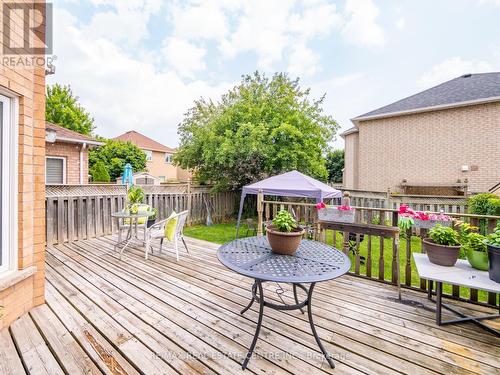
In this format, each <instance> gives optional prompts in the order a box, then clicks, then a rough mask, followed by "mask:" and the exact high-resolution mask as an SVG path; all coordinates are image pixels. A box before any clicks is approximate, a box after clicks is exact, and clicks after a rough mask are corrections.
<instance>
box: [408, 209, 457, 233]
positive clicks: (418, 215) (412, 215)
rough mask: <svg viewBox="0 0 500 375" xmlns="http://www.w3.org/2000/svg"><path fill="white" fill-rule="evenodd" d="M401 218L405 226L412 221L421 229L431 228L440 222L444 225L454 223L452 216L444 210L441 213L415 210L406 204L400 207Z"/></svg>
mask: <svg viewBox="0 0 500 375" xmlns="http://www.w3.org/2000/svg"><path fill="white" fill-rule="evenodd" d="M399 218H400V221H401V222H402V225H403V226H408V225H409V224H410V223H411V225H412V226H415V228H419V229H430V228H432V227H433V226H435V225H436V224H440V225H442V226H443V227H451V224H452V219H451V217H450V216H448V215H445V214H444V213H443V211H442V210H441V212H440V213H439V214H434V213H431V212H426V211H414V210H412V209H411V208H410V207H408V205H406V204H403V205H401V206H400V207H399ZM401 218H402V220H401ZM410 219H411V220H410Z"/></svg>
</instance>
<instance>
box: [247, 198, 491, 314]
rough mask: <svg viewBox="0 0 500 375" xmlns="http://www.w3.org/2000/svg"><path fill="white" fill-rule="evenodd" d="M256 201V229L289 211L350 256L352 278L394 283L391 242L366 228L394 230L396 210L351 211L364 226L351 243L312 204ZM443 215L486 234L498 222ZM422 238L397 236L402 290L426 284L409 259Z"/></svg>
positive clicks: (467, 296)
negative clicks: (320, 217)
mask: <svg viewBox="0 0 500 375" xmlns="http://www.w3.org/2000/svg"><path fill="white" fill-rule="evenodd" d="M260 199H261V200H260V201H258V202H257V212H258V215H259V228H261V227H262V225H261V223H263V222H264V221H270V220H272V219H273V217H274V216H275V215H276V213H277V212H278V211H279V210H281V209H285V210H288V211H290V212H292V211H293V213H294V214H295V216H296V217H297V219H298V220H299V222H302V223H307V224H308V225H309V227H310V228H313V229H314V230H313V236H314V238H315V239H317V240H319V241H323V242H327V243H329V244H331V245H334V246H336V247H337V248H341V249H343V250H344V251H345V252H346V253H347V252H350V253H351V259H352V260H353V267H352V269H351V273H352V274H354V275H357V276H361V277H365V278H370V279H375V280H378V281H382V282H386V283H394V280H395V276H394V272H395V270H396V269H395V267H394V266H393V265H394V264H395V262H396V253H395V252H394V251H389V250H388V249H390V250H394V249H395V245H394V242H391V241H389V240H382V239H381V237H380V236H375V235H373V231H371V230H370V228H369V227H370V226H371V227H373V225H376V226H379V225H383V226H388V227H392V228H395V229H397V221H398V210H396V209H390V208H373V207H355V208H356V215H355V223H357V224H365V227H366V230H365V231H364V232H363V231H362V230H361V231H360V230H356V231H352V232H354V233H352V232H351V240H349V232H343V231H341V230H331V229H328V228H325V226H322V225H321V223H320V222H319V221H318V219H317V210H316V207H315V204H310V203H298V202H276V201H266V200H264V199H263V197H261V198H260ZM447 215H449V216H451V217H453V218H456V219H460V220H462V221H465V222H469V223H471V224H472V225H475V226H481V227H482V228H484V229H485V230H486V231H487V232H488V233H491V232H492V231H493V229H494V228H495V226H496V225H497V223H499V222H500V216H485V215H472V214H467V213H457V212H452V213H447ZM368 224H369V225H368ZM363 233H364V236H363V237H364V238H360V236H359V234H363ZM356 234H357V235H356ZM425 236H426V230H423V229H422V230H420V231H417V230H415V229H413V230H410V231H409V232H408V233H400V235H399V237H400V240H399V250H398V251H399V255H400V259H401V261H400V262H401V263H400V275H399V276H400V280H401V283H402V284H403V286H404V287H406V288H411V289H418V290H422V291H425V290H426V288H427V284H426V281H425V280H422V279H419V278H418V275H417V273H416V270H415V265H414V262H413V258H412V255H411V254H412V253H413V252H422V251H423V250H422V239H423V238H424V237H425ZM361 263H364V264H361ZM391 265H392V266H391ZM388 269H391V271H390V272H387V273H386V272H385V271H386V270H388ZM444 293H445V294H447V295H448V296H450V297H453V298H456V299H462V300H467V301H470V302H475V303H483V304H488V305H493V306H498V302H497V295H496V294H495V293H486V292H481V291H478V290H474V289H466V288H461V287H458V286H445V288H444Z"/></svg>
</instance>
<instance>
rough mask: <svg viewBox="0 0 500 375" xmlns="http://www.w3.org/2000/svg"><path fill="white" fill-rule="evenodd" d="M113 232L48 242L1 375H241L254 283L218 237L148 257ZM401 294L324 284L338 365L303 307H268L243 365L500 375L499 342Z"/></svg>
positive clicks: (326, 334)
mask: <svg viewBox="0 0 500 375" xmlns="http://www.w3.org/2000/svg"><path fill="white" fill-rule="evenodd" d="M113 241H114V238H113V237H111V236H109V237H101V238H96V239H91V240H85V241H76V242H73V243H71V244H62V245H55V246H49V247H47V256H46V264H47V269H46V280H47V281H46V285H47V288H46V301H47V303H46V304H45V305H42V306H39V307H36V308H35V309H33V310H32V311H31V312H30V313H29V314H27V315H25V316H23V317H21V318H20V319H18V320H17V321H16V322H14V323H13V324H12V325H11V327H10V328H9V329H7V330H4V331H2V332H0V360H2V361H1V362H2V363H0V372H1V373H2V374H3V373H9V374H10V373H12V374H24V373H25V371H27V372H28V373H30V374H36V375H38V374H43V373H49V374H58V373H61V374H62V373H66V374H67V373H70V374H79V373H80V374H101V373H103V374H111V375H123V374H130V375H135V374H140V373H143V374H196V373H199V374H234V373H241V362H242V361H243V358H244V356H245V354H246V350H247V348H248V346H249V345H250V342H251V340H252V337H253V333H254V330H255V321H256V319H257V309H256V308H257V306H255V305H254V306H253V307H252V308H251V309H250V310H249V311H248V312H247V313H246V314H245V315H244V316H241V315H240V314H239V311H240V310H241V309H242V307H244V306H245V305H246V303H247V302H248V299H249V297H250V286H251V283H252V281H251V280H249V279H248V278H245V277H243V276H240V275H237V274H235V273H234V272H232V271H230V270H228V269H226V268H225V267H223V266H222V265H221V264H220V263H219V262H218V260H217V257H216V249H217V247H218V246H217V245H215V244H211V243H208V242H205V241H200V240H192V239H188V246H189V249H190V254H189V255H188V254H186V253H181V260H180V262H176V261H175V255H174V253H173V252H172V249H170V248H169V247H168V246H164V248H165V249H164V250H166V251H164V252H163V253H162V254H159V253H158V251H155V253H154V254H153V255H152V256H151V257H150V259H149V260H148V261H146V260H144V258H143V256H144V251H143V249H141V248H131V249H127V250H126V251H125V255H124V257H123V259H122V260H119V259H118V257H117V254H116V253H114V252H113V248H112V245H113ZM277 288H278V286H277V285H276V284H275V283H274V284H273V283H269V284H265V294H266V298H270V299H273V300H274V301H276V302H278V301H279V297H278V296H277V295H276V294H275V293H274V292H275V290H276V289H277ZM286 290H287V292H286V293H285V294H284V296H283V298H284V299H285V300H290V301H291V298H292V295H291V294H290V292H289V290H288V289H286ZM396 296H397V290H396V288H394V287H393V286H390V285H387V284H382V283H378V282H375V281H370V280H366V279H362V278H359V277H354V276H348V275H346V276H344V277H342V278H340V279H338V280H334V281H329V282H325V283H319V284H318V286H317V288H316V291H315V295H314V300H313V311H314V316H315V322H316V325H317V330H318V334H319V336H320V337H321V339H322V340H323V342H324V344H325V347H326V348H327V350H329V351H330V352H331V353H332V354H333V355H334V358H335V361H336V364H337V367H336V369H335V370H331V369H330V368H329V367H328V366H327V365H326V363H325V361H324V359H323V358H322V357H321V354H320V352H319V350H318V348H317V346H316V343H315V342H314V339H313V337H312V335H311V333H310V329H309V325H308V322H307V318H306V316H305V315H302V314H300V312H298V311H289V312H284V311H281V312H279V311H272V310H268V311H266V315H265V318H264V322H263V327H262V331H261V335H260V338H259V341H258V344H257V347H256V351H255V352H256V356H255V357H254V358H253V359H252V360H251V361H250V363H249V367H248V369H247V371H246V373H255V374H257V373H258V374H263V373H266V374H287V373H288V374H297V373H309V374H357V373H360V374H361V373H367V374H396V373H407V374H417V373H418V374H434V373H445V374H493V373H500V359H499V358H500V339H498V338H496V337H494V336H493V335H490V334H489V333H487V332H484V331H482V330H481V329H479V328H477V327H476V326H474V325H472V324H470V323H467V324H463V325H460V326H441V327H438V326H436V325H435V322H434V306H433V304H432V303H431V302H429V301H427V299H426V295H425V294H424V293H419V292H417V291H411V290H403V299H404V300H405V301H406V302H407V303H401V302H399V301H397V300H396ZM452 303H453V304H454V305H456V306H458V307H459V308H461V309H463V310H465V311H467V312H468V313H472V314H483V313H485V312H491V311H492V310H491V309H488V308H485V307H483V306H476V305H471V304H465V303H462V302H455V301H453V302H452ZM444 317H451V316H450V315H449V314H448V312H444ZM495 325H498V323H496V324H495ZM2 366H3V367H2ZM6 368H7V369H8V371H9V372H6V370H5V369H6Z"/></svg>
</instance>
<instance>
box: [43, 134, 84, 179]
mask: <svg viewBox="0 0 500 375" xmlns="http://www.w3.org/2000/svg"><path fill="white" fill-rule="evenodd" d="M81 149H82V145H79V144H74V143H62V142H55V143H48V142H47V143H46V144H45V154H46V155H47V156H58V157H64V158H65V159H66V184H68V185H79V184H80V150H81ZM88 174H89V155H88V149H84V150H83V183H84V184H86V183H87V182H88Z"/></svg>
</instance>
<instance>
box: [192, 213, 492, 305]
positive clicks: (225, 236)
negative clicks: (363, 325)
mask: <svg viewBox="0 0 500 375" xmlns="http://www.w3.org/2000/svg"><path fill="white" fill-rule="evenodd" d="M246 232H247V227H246V225H245V224H242V225H241V228H240V237H245V236H246ZM184 234H185V235H186V236H188V237H193V238H198V239H201V240H205V241H210V242H213V243H218V244H223V243H226V242H229V241H232V240H234V239H235V238H236V223H235V222H229V223H222V224H214V225H212V226H210V227H207V226H206V225H194V226H191V227H186V228H185V229H184ZM251 235H253V234H252V233H249V236H251ZM367 238H368V237H365V239H364V241H363V242H361V243H360V246H359V248H360V249H359V251H360V255H362V256H364V257H365V258H366V257H367V253H368V239H367ZM342 241H343V240H342V236H341V235H340V234H337V243H336V246H335V247H336V248H338V249H341V248H342ZM326 242H327V243H328V244H329V245H333V233H332V231H327V233H326ZM379 242H380V241H379V239H378V237H372V278H378V276H379V256H380V243H379ZM399 251H400V270H401V283H402V284H404V283H405V282H406V280H405V267H406V239H404V238H401V239H400V241H399ZM411 251H412V252H417V253H420V252H421V243H420V238H419V237H412V238H411ZM349 258H350V259H351V262H352V266H351V271H352V272H354V256H353V254H351V253H350V254H349ZM383 260H384V279H385V280H388V281H390V280H391V270H392V240H391V239H388V238H387V239H385V240H384V258H383ZM411 271H412V272H411V284H412V285H413V286H419V285H420V278H419V277H418V275H417V271H416V268H415V262H414V261H413V257H412V258H411ZM360 273H361V274H362V275H366V264H361V265H360ZM443 291H444V292H445V293H449V294H451V286H450V285H443ZM469 294H470V293H469V290H468V289H465V288H461V289H460V296H461V297H463V298H468V297H469ZM487 297H488V294H487V293H486V292H483V291H479V292H478V298H479V300H480V301H487Z"/></svg>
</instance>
